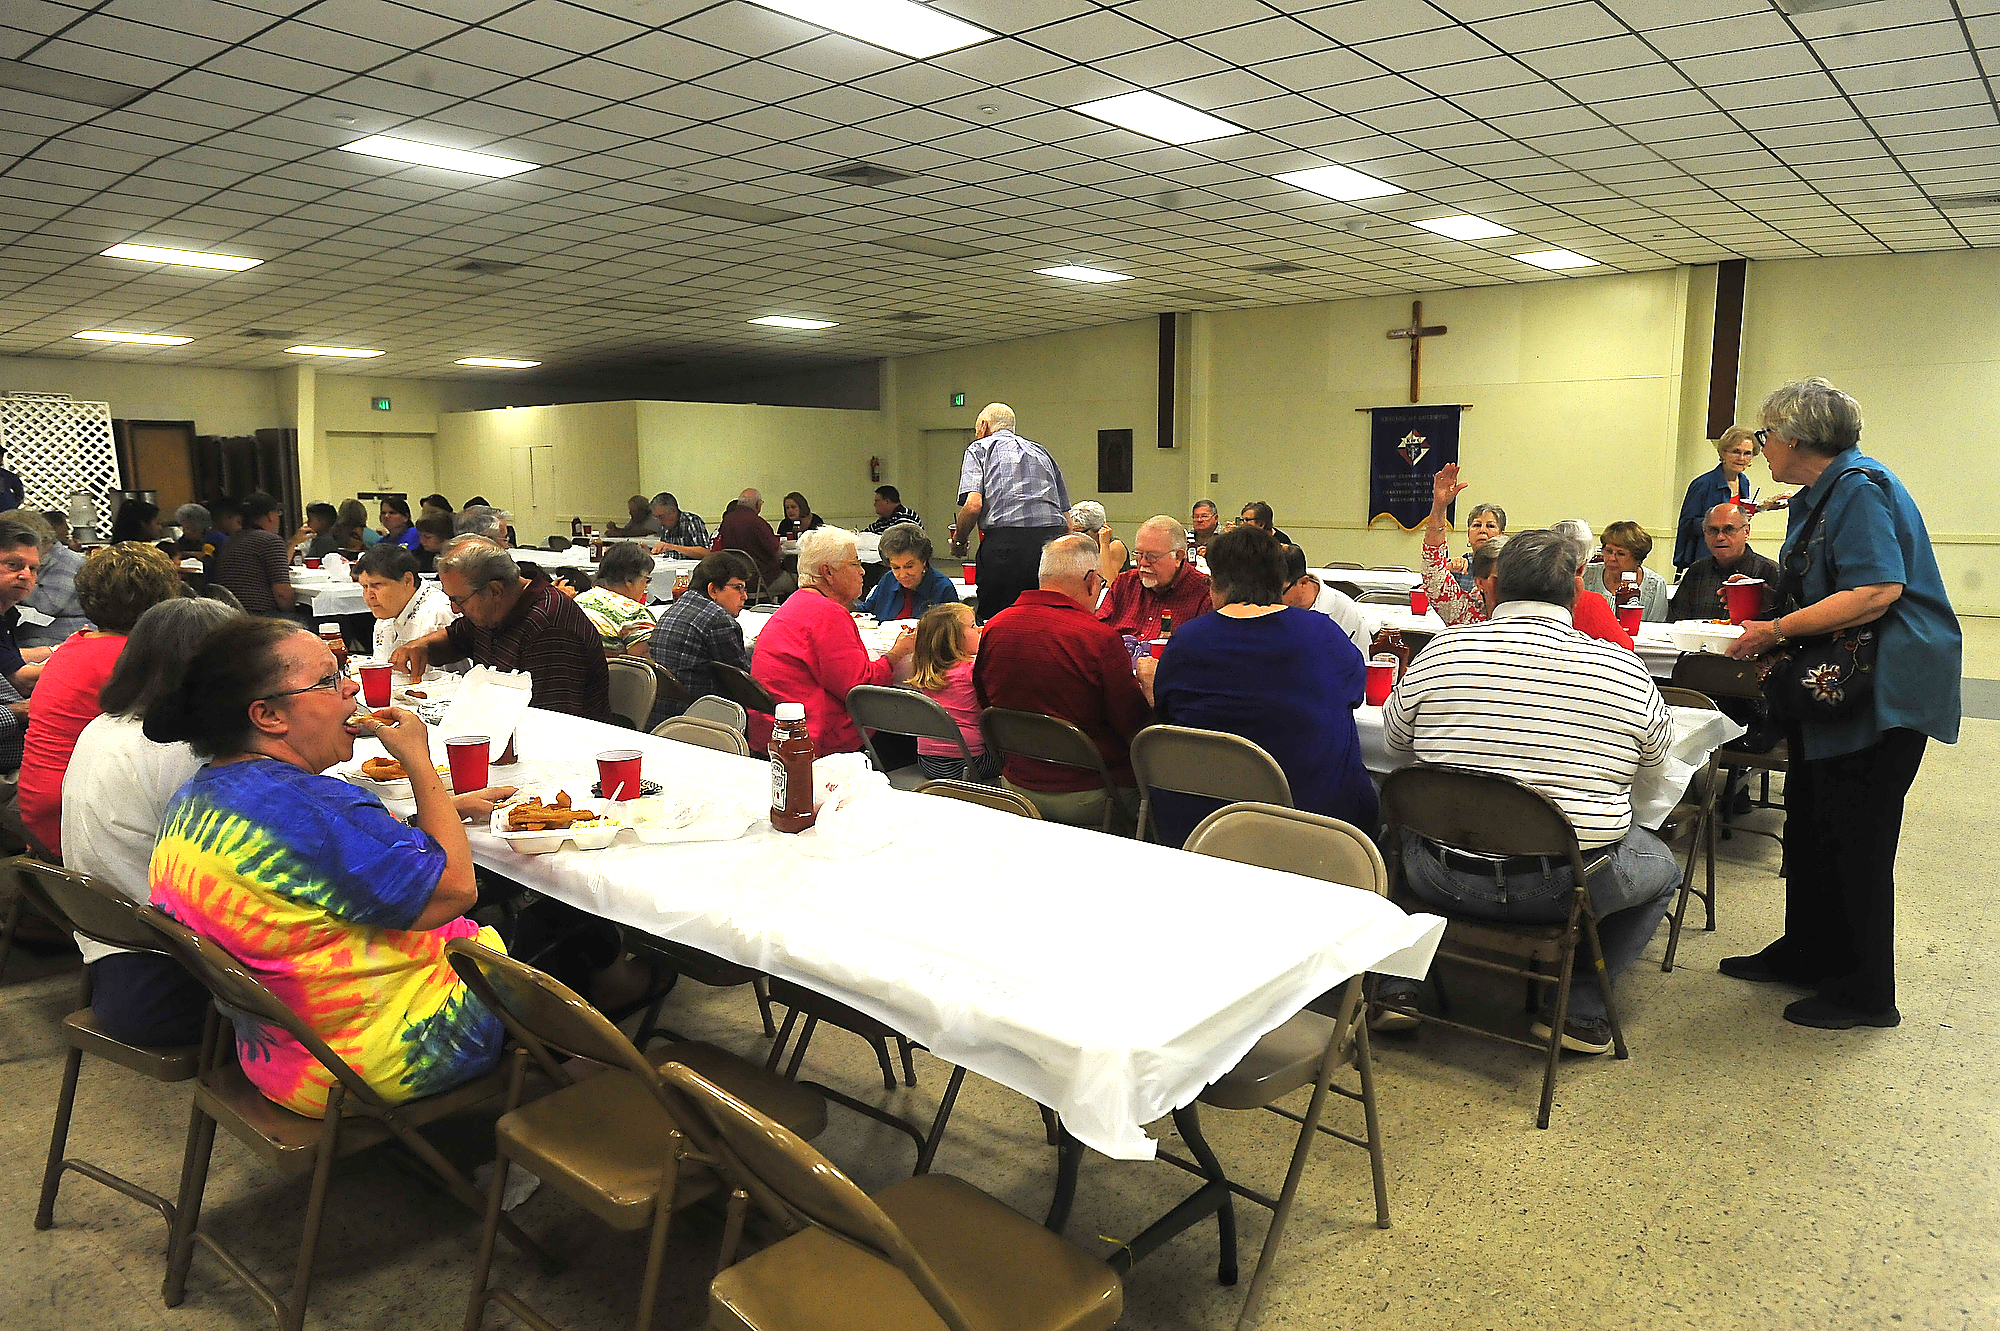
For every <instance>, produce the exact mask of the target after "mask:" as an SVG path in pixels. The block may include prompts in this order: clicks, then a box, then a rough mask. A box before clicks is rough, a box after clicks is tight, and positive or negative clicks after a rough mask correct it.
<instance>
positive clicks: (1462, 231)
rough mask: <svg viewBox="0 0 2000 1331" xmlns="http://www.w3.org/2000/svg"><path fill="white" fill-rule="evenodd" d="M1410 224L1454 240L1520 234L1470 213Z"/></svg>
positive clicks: (1485, 238)
mask: <svg viewBox="0 0 2000 1331" xmlns="http://www.w3.org/2000/svg"><path fill="white" fill-rule="evenodd" d="M1410 225H1412V226H1420V227H1422V228H1423V229H1424V230H1426V231H1429V232H1432V233H1433V234H1435V235H1440V236H1449V237H1451V239H1453V240H1491V239H1493V238H1494V237H1495V236H1512V235H1517V234H1519V233H1517V232H1514V231H1511V230H1509V229H1508V228H1506V227H1504V226H1501V225H1500V224H1499V223H1498V222H1489V221H1487V220H1486V219H1485V218H1483V217H1474V216H1473V215H1472V214H1470V213H1460V214H1459V215H1458V216H1457V217H1431V218H1426V219H1425V220H1423V221H1421V222H1412V223H1411V224H1410Z"/></svg>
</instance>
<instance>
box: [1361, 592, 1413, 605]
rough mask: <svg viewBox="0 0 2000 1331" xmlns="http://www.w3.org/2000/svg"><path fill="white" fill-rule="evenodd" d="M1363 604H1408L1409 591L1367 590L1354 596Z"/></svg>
mask: <svg viewBox="0 0 2000 1331" xmlns="http://www.w3.org/2000/svg"><path fill="white" fill-rule="evenodd" d="M1354 599H1355V600H1356V601H1357V602H1359V603H1360V604H1362V605H1408V604H1409V603H1410V594H1409V593H1408V592H1385V591H1365V592H1362V593H1361V594H1360V595H1359V596H1356V597H1355V598H1354Z"/></svg>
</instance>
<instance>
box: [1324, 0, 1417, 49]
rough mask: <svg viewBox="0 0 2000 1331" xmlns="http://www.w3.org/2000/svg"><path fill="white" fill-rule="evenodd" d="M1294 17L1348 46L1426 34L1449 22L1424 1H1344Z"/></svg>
mask: <svg viewBox="0 0 2000 1331" xmlns="http://www.w3.org/2000/svg"><path fill="white" fill-rule="evenodd" d="M1297 17H1298V18H1299V19H1300V21H1302V22H1304V23H1307V24H1310V25H1311V26H1312V27H1314V28H1317V29H1318V30H1319V31H1321V32H1323V33H1325V34H1326V35H1327V36H1329V37H1331V38H1333V39H1334V40H1335V41H1338V42H1344V43H1346V44H1347V45H1349V46H1357V45H1359V44H1361V43H1363V42H1369V41H1377V40H1381V39H1384V38H1391V37H1402V36H1407V35H1408V34H1410V33H1417V32H1430V31H1432V30H1434V29H1437V28H1441V27H1443V26H1445V24H1446V23H1448V22H1449V20H1448V19H1446V18H1445V16H1444V15H1443V14H1441V13H1440V12H1439V11H1438V10H1437V9H1436V8H1435V7H1433V6H1432V5H1429V4H1426V3H1424V0H1348V3H1346V4H1337V5H1330V6H1328V7H1327V8H1325V9H1316V10H1313V11H1312V12H1310V13H1307V14H1301V15H1298V16H1297Z"/></svg>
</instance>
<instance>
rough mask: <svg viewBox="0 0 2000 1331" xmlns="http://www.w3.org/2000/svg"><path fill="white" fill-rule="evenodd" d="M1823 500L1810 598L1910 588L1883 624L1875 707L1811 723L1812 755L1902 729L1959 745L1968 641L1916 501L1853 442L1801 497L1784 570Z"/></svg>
mask: <svg viewBox="0 0 2000 1331" xmlns="http://www.w3.org/2000/svg"><path fill="white" fill-rule="evenodd" d="M1855 472H1859V473H1860V475H1859V476H1854V475H1851V473H1855ZM1843 476H1847V477H1848V479H1847V480H1844V481H1843V480H1841V479H1840V478H1841V477H1843ZM1836 481H1839V484H1838V485H1836V484H1835V482H1836ZM1828 496H1831V497H1828ZM1822 498H1825V499H1826V511H1825V512H1824V513H1823V514H1822V515H1821V518H1820V525H1819V529H1818V530H1817V531H1815V532H1814V533H1813V537H1812V544H1811V547H1810V548H1809V549H1808V551H1807V554H1808V555H1809V556H1810V558H1811V560H1812V562H1811V564H1810V565H1809V566H1808V567H1807V569H1806V574H1805V587H1804V596H1803V598H1802V599H1803V601H1804V603H1805V604H1806V605H1811V604H1813V603H1814V602H1816V601H1822V600H1825V599H1826V598H1827V597H1829V596H1831V595H1833V594H1834V593H1835V592H1840V591H1851V590H1853V589H1854V588H1856V587H1871V586H1874V585H1875V584H1877V583H1884V582H1894V583H1900V584H1901V585H1902V588H1903V594H1902V596H1901V597H1900V598H1898V599H1897V601H1896V603H1895V604H1894V605H1892V606H1890V607H1889V609H1888V610H1887V611H1886V612H1885V613H1884V614H1883V616H1882V619H1881V621H1880V625H1881V639H1880V646H1879V655H1878V657H1877V659H1876V663H1875V697H1874V701H1873V704H1872V705H1871V706H1870V707H1868V708H1866V709H1864V710H1862V711H1860V712H1858V713H1856V714H1855V715H1853V716H1850V717H1844V718H1842V719H1840V720H1837V721H1808V722H1806V723H1805V725H1804V728H1803V729H1804V734H1805V744H1806V752H1805V756H1806V757H1807V758H1809V759H1810V758H1835V757H1838V756H1839V755H1841V754H1843V753H1853V752H1855V751H1857V750H1859V749H1865V748H1867V747H1868V746H1869V745H1871V744H1873V743H1875V742H1876V741H1877V740H1878V739H1880V738H1881V736H1882V733H1883V732H1884V731H1888V730H1895V729H1898V728H1907V729H1910V730H1916V731H1921V732H1922V733H1923V734H1926V735H1929V736H1930V737H1931V738H1932V739H1935V740H1939V741H1941V742H1943V743H1946V744H1953V743H1956V742H1957V740H1958V721H1959V675H1960V674H1961V672H1962V669H1963V656H1964V651H1963V648H1964V639H1963V637H1962V636H1961V635H1960V632H1959V627H1958V616H1957V615H1956V614H1955V613H1953V611H1952V608H1951V600H1950V598H1949V597H1948V596H1947V595H1946V594H1945V589H1944V575H1943V574H1942V573H1940V572H1939V571H1938V564H1937V556H1936V555H1935V554H1934V553H1933V552H1932V550H1931V538H1930V533H1929V532H1928V531H1927V530H1926V529H1925V527H1924V517H1923V514H1921V513H1919V512H1918V511H1917V505H1916V501H1915V500H1913V499H1911V498H1910V492H1909V491H1908V490H1905V489H1904V488H1903V483H1902V482H1901V481H1899V480H1897V479H1896V477H1895V476H1894V475H1893V474H1891V473H1890V471H1889V470H1888V469H1887V468H1886V467H1884V466H1883V465H1882V464H1881V463H1879V462H1877V461H1876V460H1875V459H1873V458H1871V457H1868V456H1866V455H1864V454H1863V453H1862V452H1861V450H1860V449H1859V448H1851V449H1848V450H1847V451H1846V452H1844V453H1841V454H1840V455H1839V456H1837V457H1835V458H1834V459H1833V461H1832V462H1831V463H1830V464H1829V465H1828V466H1827V469H1826V470H1825V471H1823V472H1821V473H1820V476H1819V479H1818V480H1816V481H1814V482H1813V483H1812V484H1811V485H1809V486H1807V487H1806V488H1805V489H1803V490H1801V491H1799V492H1798V494H1797V495H1795V496H1794V497H1793V499H1792V502H1791V505H1790V522H1789V523H1788V525H1787V530H1786V532H1785V544H1784V548H1783V549H1782V550H1781V551H1780V552H1779V555H1778V563H1779V565H1780V566H1781V567H1782V566H1784V565H1785V564H1786V561H1787V559H1788V558H1789V557H1790V555H1791V553H1792V551H1793V549H1794V548H1796V546H1797V545H1798V539H1799V535H1800V530H1801V529H1802V528H1803V527H1804V526H1805V524H1806V522H1807V521H1808V520H1809V519H1810V517H1811V515H1812V511H1813V509H1814V508H1815V507H1816V506H1817V505H1818V504H1819V502H1820V500H1821V499H1822Z"/></svg>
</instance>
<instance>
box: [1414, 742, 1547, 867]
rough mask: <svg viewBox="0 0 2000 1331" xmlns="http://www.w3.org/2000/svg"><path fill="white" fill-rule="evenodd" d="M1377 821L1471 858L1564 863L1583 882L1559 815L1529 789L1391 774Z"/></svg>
mask: <svg viewBox="0 0 2000 1331" xmlns="http://www.w3.org/2000/svg"><path fill="white" fill-rule="evenodd" d="M1382 821H1383V822H1384V823H1386V824H1388V825H1389V827H1390V828H1391V829H1392V830H1393V829H1396V828H1401V827H1407V828H1409V829H1410V830H1411V831H1412V832H1415V833H1416V834H1417V835H1418V836H1420V837H1423V838H1425V839H1426V840H1429V841H1434V842H1436V843H1437V844H1439V845H1441V846H1449V847H1451V848H1452V849H1454V850H1462V851H1466V852H1468V853H1470V854H1474V855H1492V856H1497V857H1508V856H1514V855H1546V856H1548V857H1550V858H1551V859H1567V860H1568V861H1569V862H1570V865H1571V867H1572V868H1573V869H1574V870H1575V871H1576V881H1577V882H1579V883H1581V882H1582V881H1583V854H1582V851H1581V850H1579V849H1578V847H1577V844H1576V830H1575V829H1574V828H1572V827H1571V826H1570V823H1569V819H1568V818H1567V817H1565V816H1564V815H1563V811H1562V810H1561V809H1559V808H1557V807H1556V805H1555V803H1554V802H1553V801H1551V800H1550V799H1549V797H1548V796H1546V795H1544V794H1542V793H1541V792H1540V791H1538V790H1536V789H1534V788H1533V787H1532V786H1526V785H1522V784H1521V783H1520V782H1517V781H1510V780H1508V779H1507V778H1506V777H1503V776H1496V775H1494V774H1492V773H1490V772H1476V771H1473V770H1471V769H1469V768H1462V767H1447V766H1431V765H1428V764H1425V765H1420V766H1416V767H1404V768H1401V769H1399V770H1397V771H1394V772H1391V773H1390V774H1389V776H1388V779H1387V780H1385V781H1384V782H1383V783H1382ZM1393 849H1394V846H1393V843H1392V845H1391V850H1392V851H1393Z"/></svg>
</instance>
